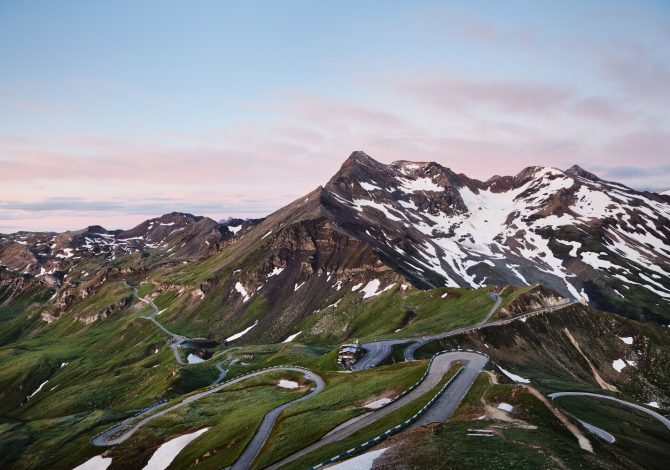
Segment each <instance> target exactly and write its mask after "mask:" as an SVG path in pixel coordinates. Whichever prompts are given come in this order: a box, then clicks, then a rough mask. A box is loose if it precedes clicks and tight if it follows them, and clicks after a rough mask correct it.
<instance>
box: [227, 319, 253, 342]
mask: <svg viewBox="0 0 670 470" xmlns="http://www.w3.org/2000/svg"><path fill="white" fill-rule="evenodd" d="M256 325H258V320H256V321H255V322H254V324H253V325H251V326H250V327H249V328H247V329H245V330H242V331H240V332H239V333H235V334H234V335H233V336H229V337H228V338H226V341H228V342H230V341H234V340H236V339H238V338H241V337H242V336H244V335H245V334H247V333H248V332H249V330H251V329H252V328H253V327H254V326H256Z"/></svg>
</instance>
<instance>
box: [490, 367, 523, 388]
mask: <svg viewBox="0 0 670 470" xmlns="http://www.w3.org/2000/svg"><path fill="white" fill-rule="evenodd" d="M498 369H500V372H502V373H503V374H505V375H506V376H507V377H509V378H510V379H512V380H513V381H515V382H517V383H521V384H529V383H530V380H528V379H524V378H523V377H521V376H520V375H516V374H513V373H511V372H510V371H508V370H505V369H503V368H502V367H500V366H498Z"/></svg>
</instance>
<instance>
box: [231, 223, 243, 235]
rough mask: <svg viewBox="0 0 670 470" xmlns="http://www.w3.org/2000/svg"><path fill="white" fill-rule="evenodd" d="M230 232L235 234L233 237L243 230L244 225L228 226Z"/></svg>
mask: <svg viewBox="0 0 670 470" xmlns="http://www.w3.org/2000/svg"><path fill="white" fill-rule="evenodd" d="M228 230H230V231H231V232H233V235H237V232H239V231H240V230H242V225H241V224H240V225H228Z"/></svg>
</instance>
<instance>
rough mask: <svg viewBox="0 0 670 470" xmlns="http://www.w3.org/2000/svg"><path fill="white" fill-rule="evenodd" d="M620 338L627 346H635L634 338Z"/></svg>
mask: <svg viewBox="0 0 670 470" xmlns="http://www.w3.org/2000/svg"><path fill="white" fill-rule="evenodd" d="M618 338H619V339H620V340H621V341H623V342H624V343H626V344H633V337H632V336H619V337H618Z"/></svg>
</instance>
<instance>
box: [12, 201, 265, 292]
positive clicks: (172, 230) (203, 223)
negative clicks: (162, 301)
mask: <svg viewBox="0 0 670 470" xmlns="http://www.w3.org/2000/svg"><path fill="white" fill-rule="evenodd" d="M256 222H257V221H255V220H247V221H243V220H240V219H231V220H229V221H227V222H226V223H223V224H218V223H216V222H215V221H214V220H212V219H209V218H207V217H201V216H194V215H191V214H184V213H180V212H172V213H170V214H165V215H163V216H161V217H157V218H154V219H149V220H146V221H144V222H142V223H141V224H139V225H137V226H136V227H134V228H132V229H130V230H113V231H110V230H107V229H105V228H103V227H100V226H97V225H95V226H90V227H87V228H86V229H83V230H79V231H74V232H64V233H52V232H18V233H13V234H9V235H3V234H0V268H3V267H4V268H5V269H7V270H9V271H14V272H17V273H21V274H29V275H33V276H35V277H37V278H41V277H43V276H44V278H45V279H49V280H50V283H51V284H54V285H58V284H59V283H60V281H61V280H62V279H63V277H64V276H65V275H66V274H68V273H69V271H70V268H71V267H72V266H73V265H75V264H78V263H81V262H82V260H87V259H89V260H95V261H98V262H100V263H104V262H113V261H114V260H116V259H119V258H122V257H124V256H126V255H133V254H140V255H141V254H142V253H147V252H148V251H149V250H152V251H154V252H158V253H160V256H163V257H165V258H166V259H173V258H174V259H178V260H183V259H194V258H198V257H202V256H206V255H207V254H208V253H209V252H210V250H211V249H213V248H214V247H215V246H217V244H221V243H223V242H225V241H227V240H229V239H231V238H233V237H234V235H235V234H236V233H238V232H239V231H240V230H243V229H247V228H249V227H251V226H253V225H254V224H255V223H256Z"/></svg>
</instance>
